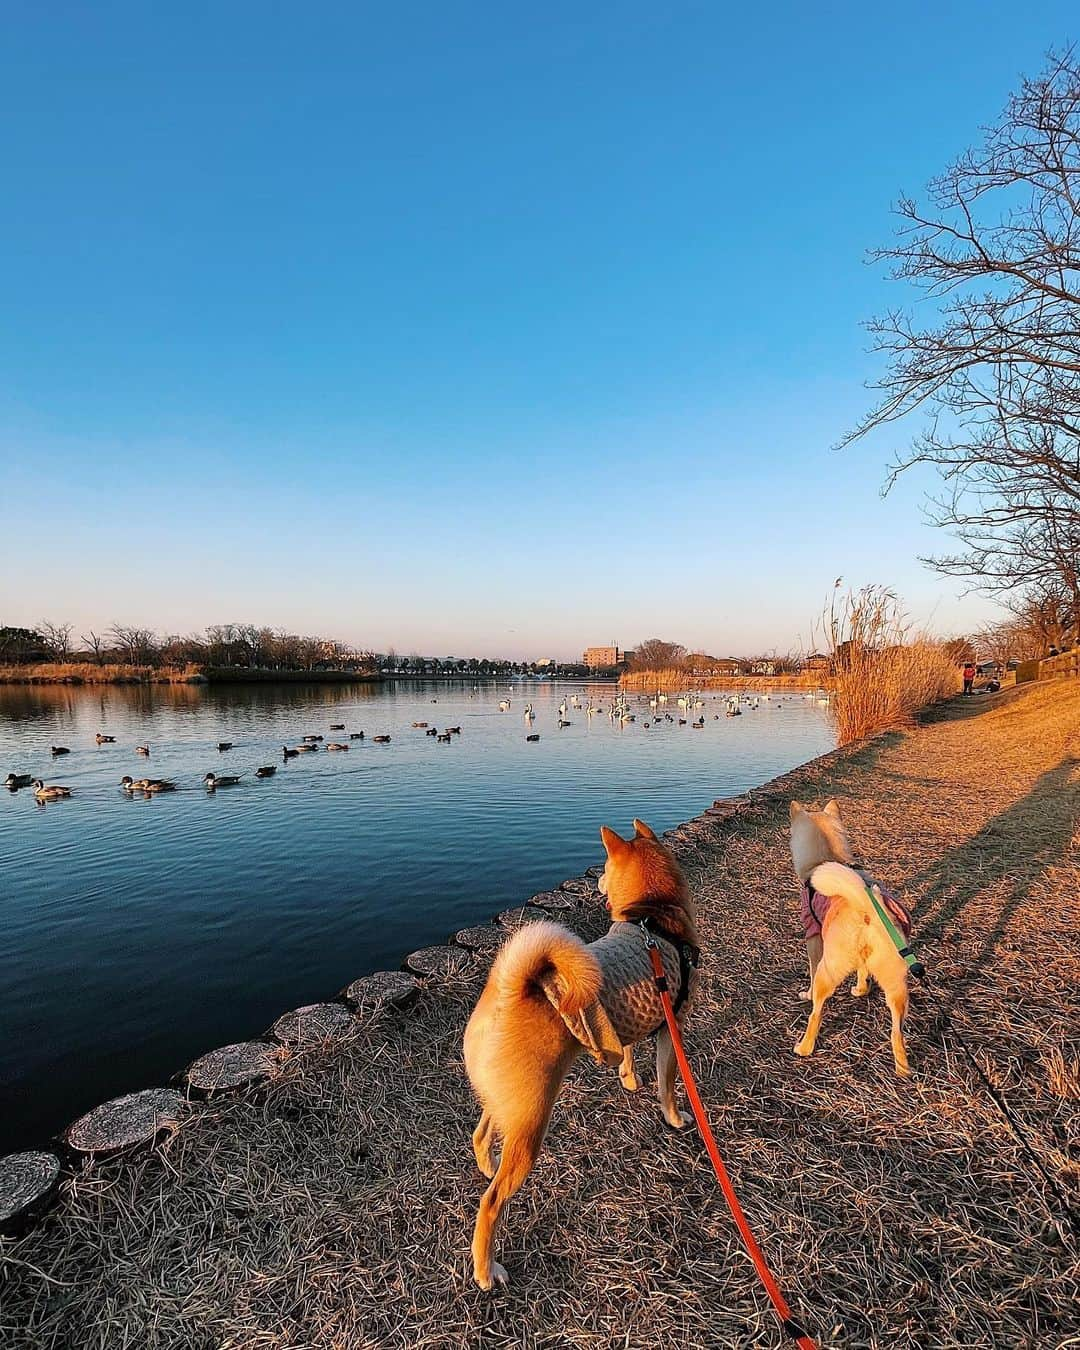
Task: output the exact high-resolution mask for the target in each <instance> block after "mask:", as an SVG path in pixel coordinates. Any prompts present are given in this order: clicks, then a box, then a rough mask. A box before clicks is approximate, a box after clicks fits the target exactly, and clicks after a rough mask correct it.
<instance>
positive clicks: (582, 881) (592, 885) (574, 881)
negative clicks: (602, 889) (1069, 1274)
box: [559, 877, 596, 895]
mask: <svg viewBox="0 0 1080 1350" xmlns="http://www.w3.org/2000/svg"><path fill="white" fill-rule="evenodd" d="M559 889H560V890H562V891H568V892H569V893H570V894H571V895H595V893H596V882H595V881H594V880H593V878H592V877H571V878H570V880H569V881H564V882H563V884H562V885H561V886H560V887H559Z"/></svg>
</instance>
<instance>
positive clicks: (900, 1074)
mask: <svg viewBox="0 0 1080 1350" xmlns="http://www.w3.org/2000/svg"><path fill="white" fill-rule="evenodd" d="M896 1076H897V1078H910V1077H911V1069H910V1067H909V1066H908V1065H907V1064H897V1065H896Z"/></svg>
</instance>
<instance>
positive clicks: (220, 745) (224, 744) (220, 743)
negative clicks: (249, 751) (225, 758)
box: [217, 741, 233, 750]
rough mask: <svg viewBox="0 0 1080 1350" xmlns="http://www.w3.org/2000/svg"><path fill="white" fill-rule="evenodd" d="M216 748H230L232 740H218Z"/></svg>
mask: <svg viewBox="0 0 1080 1350" xmlns="http://www.w3.org/2000/svg"><path fill="white" fill-rule="evenodd" d="M217 748H218V749H219V750H231V749H232V748H233V743H232V741H218V743H217Z"/></svg>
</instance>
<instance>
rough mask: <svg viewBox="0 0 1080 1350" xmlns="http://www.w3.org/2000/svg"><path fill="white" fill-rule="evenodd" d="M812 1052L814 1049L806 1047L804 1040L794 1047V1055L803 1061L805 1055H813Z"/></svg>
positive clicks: (809, 1046)
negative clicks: (799, 1056)
mask: <svg viewBox="0 0 1080 1350" xmlns="http://www.w3.org/2000/svg"><path fill="white" fill-rule="evenodd" d="M813 1052H814V1047H813V1046H812V1045H808V1044H807V1043H806V1041H805V1039H804V1040H801V1041H800V1042H799V1043H798V1045H796V1047H795V1053H796V1054H797V1055H801V1056H802V1057H803V1059H805V1058H806V1056H807V1055H810V1054H813Z"/></svg>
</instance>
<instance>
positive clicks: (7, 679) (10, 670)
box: [0, 661, 382, 685]
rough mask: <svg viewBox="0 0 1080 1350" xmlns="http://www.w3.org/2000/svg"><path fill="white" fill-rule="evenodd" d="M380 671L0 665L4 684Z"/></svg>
mask: <svg viewBox="0 0 1080 1350" xmlns="http://www.w3.org/2000/svg"><path fill="white" fill-rule="evenodd" d="M381 678H382V677H381V675H379V674H378V672H374V673H373V672H371V671H357V670H249V669H242V668H225V667H214V666H188V667H185V668H184V669H178V668H177V667H175V666H160V667H158V666H133V665H101V666H99V665H95V664H93V663H92V662H89V661H73V662H67V663H60V662H42V663H41V664H39V665H27V666H14V665H12V666H0V685H4V684H17V685H27V684H68V685H82V684H89V685H101V684H371V683H377V682H378V681H379V680H380V679H381Z"/></svg>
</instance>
